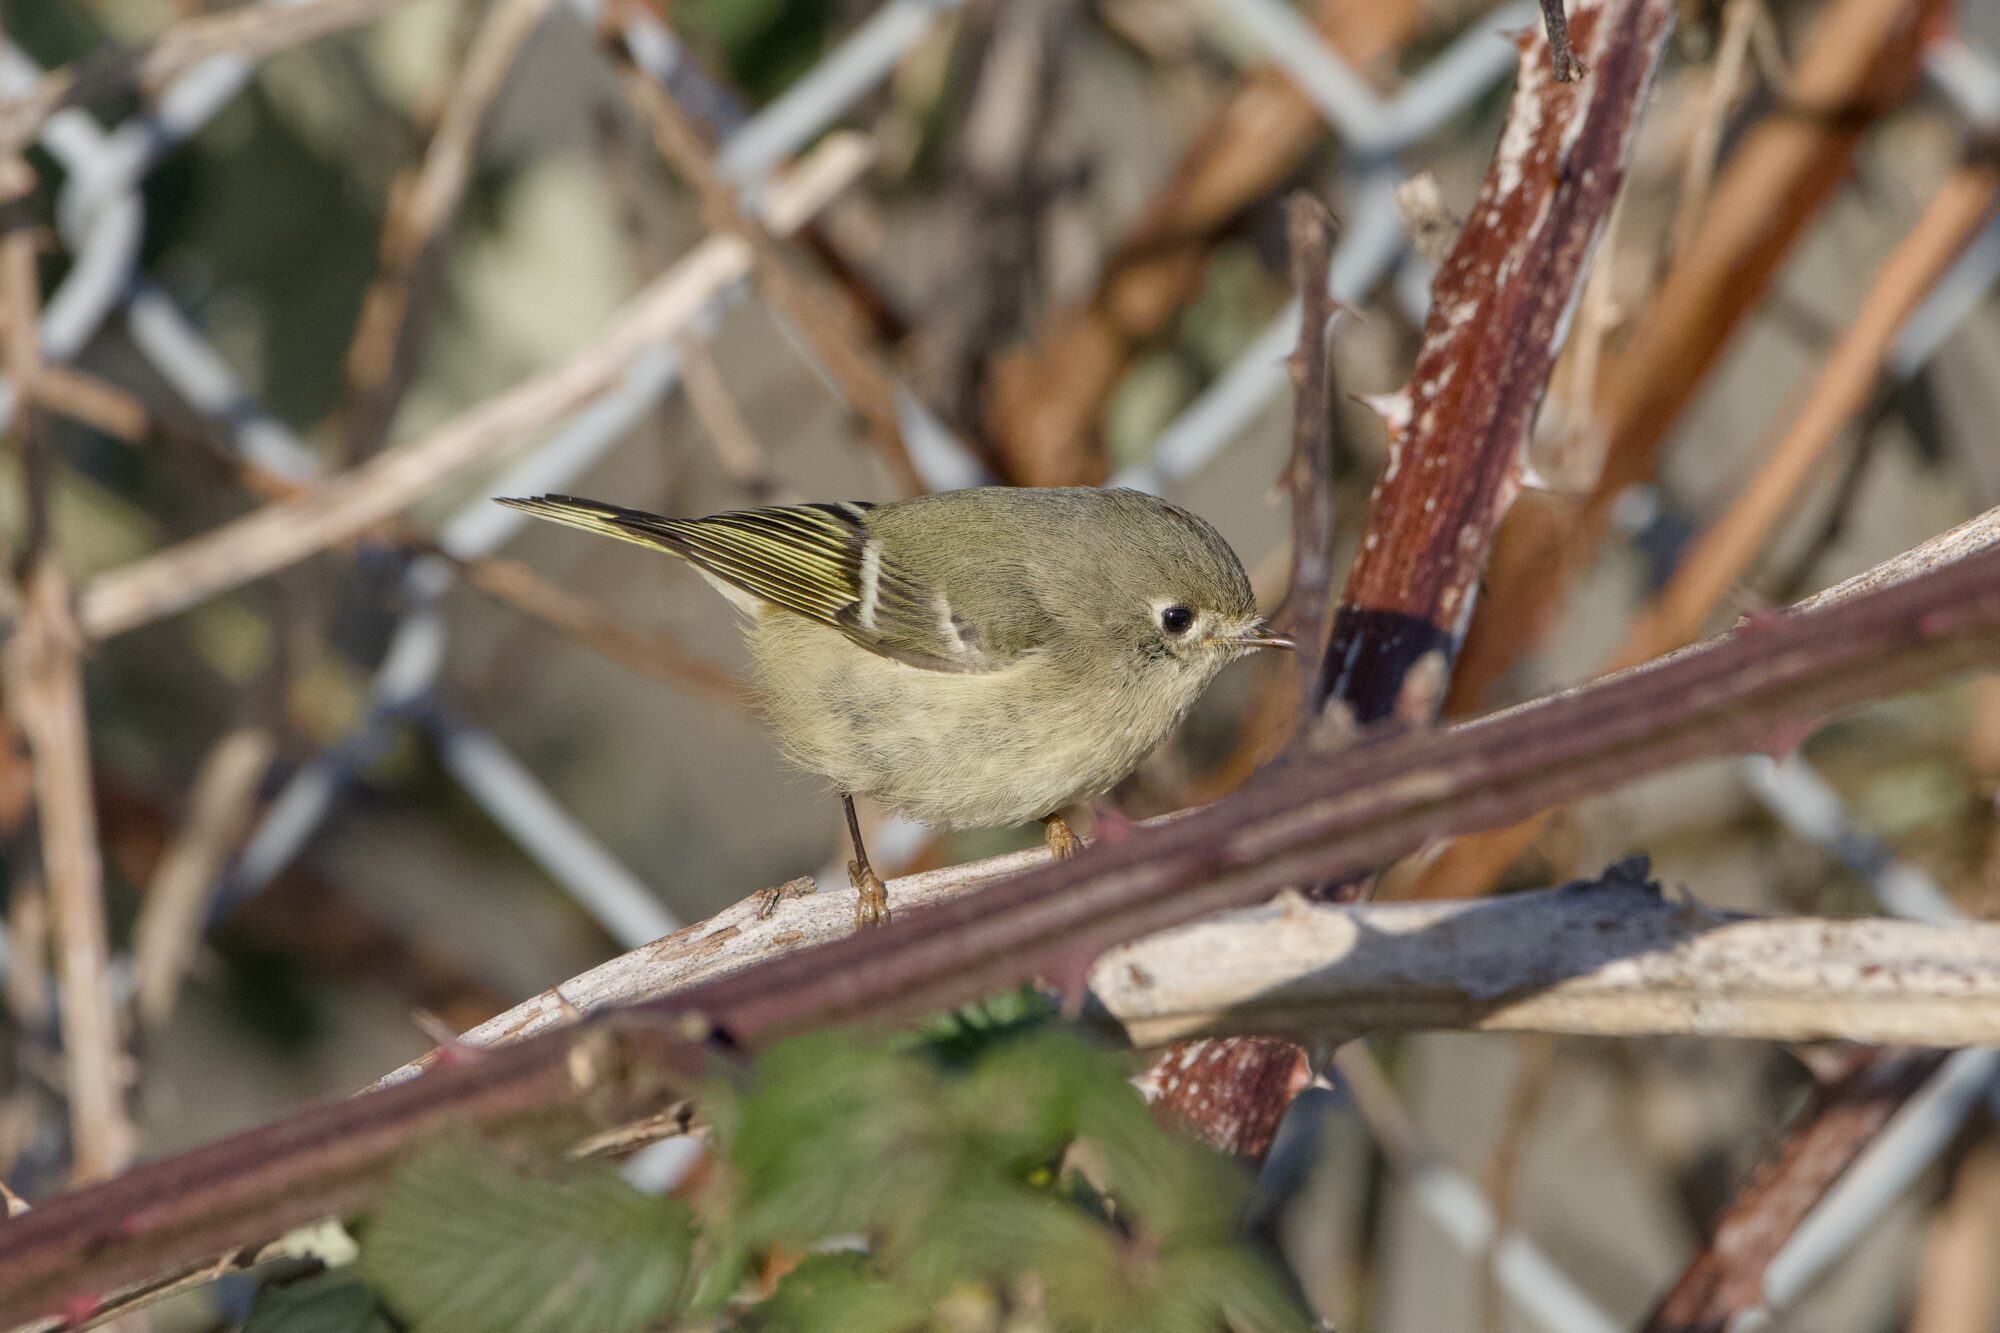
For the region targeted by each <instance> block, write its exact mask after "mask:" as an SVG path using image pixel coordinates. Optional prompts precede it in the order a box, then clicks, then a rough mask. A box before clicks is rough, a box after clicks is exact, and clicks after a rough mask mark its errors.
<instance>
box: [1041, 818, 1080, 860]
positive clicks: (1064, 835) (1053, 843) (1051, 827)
mask: <svg viewBox="0 0 2000 1333" xmlns="http://www.w3.org/2000/svg"><path fill="white" fill-rule="evenodd" d="M1042 832H1043V834H1044V835H1045V836H1046V837H1047V838H1048V840H1049V850H1050V851H1051V852H1053V853H1054V854H1055V858H1056V860H1058V861H1067V860H1069V858H1070V857H1072V856H1075V855H1076V854H1077V853H1078V852H1080V851H1082V850H1083V839H1082V838H1079V837H1077V836H1076V830H1075V829H1072V828H1071V827H1070V826H1069V821H1068V820H1066V819H1064V818H1063V817H1062V816H1061V815H1050V816H1049V817H1048V818H1046V819H1044V820H1043V821H1042Z"/></svg>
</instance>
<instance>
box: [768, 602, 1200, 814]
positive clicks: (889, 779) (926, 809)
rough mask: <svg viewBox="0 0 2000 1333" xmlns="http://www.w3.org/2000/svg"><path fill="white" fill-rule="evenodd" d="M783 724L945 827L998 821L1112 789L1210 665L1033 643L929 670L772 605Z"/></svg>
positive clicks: (773, 674)
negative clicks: (1087, 664) (1063, 653)
mask: <svg viewBox="0 0 2000 1333" xmlns="http://www.w3.org/2000/svg"><path fill="white" fill-rule="evenodd" d="M750 642H751V651H752V656H753V659H754V662H755V666H756V675H757V682H758V686H759V689H760V691H761V693H762V695H763V701H764V706H765V710H766V713H767V715H768V717H769V720H770V724H771V728H772V730H773V732H774V733H775V734H776V735H777V737H778V739H779V742H780V744H781V745H782V746H783V747H784V749H785V751H786V753H787V754H788V755H789V756H790V757H791V758H792V760H793V761H794V762H796V763H798V764H799V765H800V766H801V767H803V768H805V769H807V770H808V771H810V772H812V773H816V774H818V775H820V776H821V777H824V778H825V779H826V780H827V781H829V782H831V783H832V784H833V785H834V786H835V787H836V788H838V789H839V790H841V791H845V792H850V793H852V794H854V795H857V796H866V797H869V798H871V799H873V800H877V801H880V802H882V803H884V804H886V805H889V806H892V807H894V808H896V809H899V810H901V811H902V812H903V813H905V814H907V815H909V816H910V817H911V818H913V819H916V820H918V821H920V822H922V823H925V824H930V825H934V826H937V827H942V828H991V827H999V826H1002V825H1007V824H1018V823H1024V822H1026V821H1028V820H1032V819H1039V818H1041V817H1042V816H1044V815H1047V814H1051V813H1053V812H1054V811H1056V810H1058V809H1060V808H1061V807H1063V806H1064V805H1067V804H1069V803H1070V802H1072V801H1075V800H1079V799H1082V798H1084V797H1087V796H1092V795H1096V794H1097V793H1099V792H1102V791H1105V790H1107V789H1108V788H1109V787H1111V786H1112V785H1113V784H1114V783H1116V782H1117V781H1118V780H1119V779H1120V778H1123V777H1124V776H1125V775H1126V774H1127V773H1129V772H1131V771H1132V769H1133V768H1134V767H1135V766H1136V765H1137V764H1138V762H1139V760H1140V759H1141V758H1143V757H1144V756H1145V754H1146V752H1147V751H1148V750H1150V749H1152V748H1153V746H1154V745H1156V744H1158V743H1159V741H1160V740H1161V739H1162V738H1163V737H1164V736H1165V735H1166V734H1167V732H1168V731H1170V730H1171V729H1172V728H1173V727H1174V726H1175V725H1176V724H1177V723H1178V722H1179V721H1180V719H1181V718H1182V716H1184V715H1185V714H1186V712H1187V710H1188V708H1189V707H1190V706H1191V705H1192V704H1193V703H1194V701H1195V699H1196V698H1197V697H1199V695H1200V693H1201V691H1202V689H1203V688H1204V687H1205V686H1206V685H1207V683H1208V679H1209V677H1208V675H1205V674H1204V675H1198V676H1197V675H1195V674H1193V673H1190V674H1188V675H1187V676H1186V677H1185V678H1183V677H1181V676H1180V674H1179V673H1176V674H1175V676H1174V677H1173V678H1172V679H1162V678H1160V677H1159V676H1158V675H1157V674H1156V673H1139V672H1135V671H1127V670H1121V669H1120V668H1119V665H1118V664H1117V663H1115V662H1106V663H1103V664H1101V665H1094V666H1093V667H1091V668H1089V669H1087V670H1082V671H1077V670H1065V669H1064V667H1063V666H1062V665H1061V664H1059V663H1058V662H1057V661H1056V660H1054V659H1052V658H1048V657H1044V656H1040V655H1030V656H1028V657H1026V658H1024V659H1023V660H1022V661H1020V662H1018V663H1016V664H1014V665H1012V666H1008V667H1006V668H1003V669H1001V670H998V671H990V672H974V673H952V672H943V671H931V670H925V669H923V668H921V667H914V666H909V665H906V664H904V663H902V662H897V661H894V660H891V659H889V658H886V657H881V656H878V655H877V654H875V653H871V652H869V651H868V650H866V649H865V648H862V647H859V646H858V645H856V644H854V643H853V642H851V641H850V640H848V639H847V638H846V637H844V636H843V635H841V634H839V633H838V632H836V631H833V630H829V629H827V628H825V627H823V626H819V625H814V624H812V623H810V622H808V621H805V620H802V619H800V618H798V617H796V616H789V615H785V614H783V613H771V612H766V613H765V614H763V615H762V616H760V617H759V618H758V621H757V623H756V625H755V626H754V628H753V630H752V633H751V636H750Z"/></svg>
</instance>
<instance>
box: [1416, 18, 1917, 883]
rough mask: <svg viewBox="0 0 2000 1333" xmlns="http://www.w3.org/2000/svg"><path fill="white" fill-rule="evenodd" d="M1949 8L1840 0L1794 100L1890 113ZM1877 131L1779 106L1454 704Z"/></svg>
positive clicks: (1812, 40) (1495, 598)
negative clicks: (1578, 492) (1591, 462)
mask: <svg viewBox="0 0 2000 1333" xmlns="http://www.w3.org/2000/svg"><path fill="white" fill-rule="evenodd" d="M1940 8H1941V0H1835V2H1834V3H1833V4H1832V5H1830V6H1829V7H1828V8H1827V9H1826V10H1825V11H1824V12H1823V13H1821V14H1820V15H1819V17H1818V19H1817V21H1816V22H1815V23H1814V25H1813V27H1812V29H1811V32H1810V34H1809V36H1808V38H1807V41H1806V45H1805V49H1804V51H1803V53H1802V54H1801V56H1800V59H1799V62H1798V67H1797V69H1796V71H1795V73H1794V76H1793V80H1792V93H1793V96H1794V97H1795V98H1796V99H1797V100H1799V101H1801V102H1803V103H1805V104H1808V105H1812V106H1838V107H1852V108H1862V109H1864V110H1868V111H1873V112H1876V113H1878V114H1879V113H1881V112H1884V111H1886V110H1888V109H1889V108H1890V107H1892V106H1894V105H1895V104H1896V103H1897V102H1899V101H1900V100H1901V99H1902V98H1903V97H1905V96H1907V94H1908V91H1909V89H1910V88H1911V87H1913V86H1914V81H1915V68H1916V47H1917V35H1918V32H1919V30H1920V29H1921V27H1922V25H1923V23H1924V22H1925V21H1926V19H1927V18H1928V17H1929V16H1930V15H1932V14H1934V13H1936V12H1937V11H1938V10H1939V9H1940ZM1867 125H1868V119H1867V117H1865V116H1861V115H1846V116H1801V115H1796V114H1790V113H1786V112H1782V111H1780V112H1774V113H1772V114H1770V115H1767V116H1765V117H1764V118H1763V119H1762V120H1760V121H1758V122H1757V123H1756V124H1755V125H1753V126H1752V127H1751V128H1750V129H1749V130H1747V131H1746V132H1745V133H1744V135H1743V140H1742V142H1741V143H1740V144H1738V145H1737V146H1736V148H1735V150H1734V151H1733V152H1732V153H1731V154H1730V156H1729V161H1728V165H1727V166H1726V167H1725V168H1724V170H1723V173H1722V178H1721V180H1720V182H1719V183H1718V184H1717V186H1716V188H1715V191H1714V194H1713V196H1712V197H1711V199H1710V202H1709V205H1708V207H1707V209H1706V210H1705V212H1704V213H1703V215H1702V222H1701V226H1700V228H1699V229H1698V230H1697V232H1696V236H1695V240H1694V242H1693V243H1692V244H1691V245H1690V246H1689V247H1687V248H1686V249H1685V250H1684V251H1682V252H1680V253H1679V254H1677V255H1676V256H1675V260H1674V264H1673V267H1672V268H1671V269H1669V270H1668V272H1667V275H1666V278H1665V279H1664V280H1663V281H1662V282H1661V284H1660V287H1659V289H1658V291H1657V292H1655V293H1654V295H1653V297H1652V299H1651V300H1650V301H1649V302H1648V304H1647V308H1646V311H1645V313H1644V316H1643V318H1641V319H1640V320H1639V321H1638V323H1637V324H1636V326H1635V327H1634V329H1633V331H1632V333H1631V335H1630V337H1628V338H1627V339H1626V340H1625V342H1624V343H1623V344H1622V345H1621V346H1620V347H1619V348H1618V349H1617V351H1616V353H1615V354H1614V355H1613V356H1612V357H1611V358H1610V360H1609V362H1608V363H1607V364H1606V366H1605V370H1604V373H1603V375H1602V377H1601V380H1600V383H1599V385H1598V387H1597V390H1596V393H1595V401H1594V409H1595V415H1596V421H1595V427H1596V430H1597V432H1598V433H1599V434H1600V435H1601V436H1602V438H1603V441H1604V445H1603V447H1604V451H1605V454H1604V467H1603V471H1602V473H1601V474H1600V476H1599V477H1598V480H1597V484H1596V486H1595V487H1594V488H1593V489H1592V490H1591V493H1590V495H1589V496H1588V498H1587V499H1586V500H1585V501H1584V503H1583V504H1582V505H1581V506H1557V505H1554V504H1544V503H1523V504H1518V505H1516V506H1514V508H1513V509H1512V510H1511V511H1510V512H1509V514H1508V516H1507V520H1506V523H1505V524H1504V525H1503V526H1502V528H1501V531H1500V537H1499V540H1498V542H1497V543H1496V545H1495V548H1494V552H1493V558H1492V565H1491V569H1490V571H1489V576H1488V578H1487V581H1486V588H1485V591H1484V592H1483V594H1482V595H1481V597H1480V599H1479V604H1478V607H1477V609H1476V610H1475V612H1474V615H1473V620H1472V624H1471V627H1470V630H1469V632H1468V634H1467V637H1466V642H1465V652H1464V655H1463V657H1462V658H1461V660H1460V661H1459V663H1458V667H1457V670H1456V671H1455V672H1454V675H1453V680H1452V689H1451V693H1450V695H1449V697H1448V698H1447V701H1446V703H1447V709H1448V711H1451V712H1455V713H1459V714H1465V713H1471V712H1476V711H1478V710H1479V708H1480V707H1482V706H1483V705H1484V702H1485V701H1486V699H1487V698H1488V697H1489V696H1490V694H1491V693H1492V690H1493V687H1494V685H1495V683H1496V682H1497V681H1498V680H1499V679H1500V677H1501V675H1502V674H1503V673H1504V672H1505V671H1506V670H1507V669H1508V668H1509V667H1511V666H1512V665H1513V664H1514V663H1515V662H1516V661H1518V660H1519V659H1520V657H1521V656H1522V654H1523V653H1525V652H1526V651H1527V650H1528V648H1529V646H1530V645H1532V644H1533V643H1534V642H1535V641H1536V640H1537V639H1539V637H1540V636H1541V634H1542V632H1543V630H1544V629H1545V628H1546V627H1547V625H1548V624H1549V622H1550V619H1551V616H1552V615H1553V612H1554V608H1555V607H1556V606H1557V605H1559V604H1560V601H1561V598H1562V596H1563V594H1564V593H1565V592H1566V591H1567V589H1568V586H1569V583H1570V580H1571V579H1572V578H1574V577H1575V574H1576V572H1577V571H1578V570H1580V569H1582V568H1583V567H1584V566H1585V564H1586V563H1587V558H1588V555H1589V553H1590V552H1592V551H1594V550H1595V549H1596V548H1597V545H1598V543H1599V542H1600V541H1602V540H1603V536H1604V533H1605V532H1606V530H1607V529H1608V527H1609V525H1610V520H1611V509H1612V505H1613V504H1614V502H1615V501H1616V500H1617V497H1618V496H1619V495H1621V494H1623V493H1624V491H1625V490H1626V488H1627V487H1629V486H1631V485H1632V484H1633V483H1634V482H1636V481H1640V480H1643V479H1644V478H1645V477H1646V476H1647V475H1648V474H1649V473H1650V471H1651V469H1652V466H1653V456H1654V453H1655V451H1656V450H1657V449H1658V448H1659V445H1660V442H1661V441H1662V440H1664V439H1665V438H1666V436H1667V432H1668V431H1669V430H1670V429H1671V428H1672V427H1673V425H1674V423H1675V422H1676V421H1677V420H1678V419H1679V417H1680V415H1681V412H1682V410H1683V408H1685V406H1686V405H1687V403H1688V402H1689V400H1690V399H1692V398H1693V396H1694V393H1695V391H1696V389H1697V388H1698V387H1700V385H1701V384H1702V383H1703V382H1704V380H1705V378H1706V376H1707V374H1708V371H1709V369H1710V367H1712V366H1713V365H1714V364H1715V362H1716V360H1717V358H1718V357H1720V356H1721V354H1722V349H1723V348H1724V347H1725V346H1726V345H1727V344H1728V342H1729V340H1730V339H1731V337H1732V336H1734V334H1735V333H1736V331H1737V330H1738V329H1739V328H1740V327H1741V325H1742V323H1743V320H1744V318H1745V317H1746V316H1747V315H1748V314H1749V313H1750V312H1751V311H1752V310H1754V309H1755V308H1756V307H1757V305H1758V303H1759V302H1760V301H1761V299H1762V298H1763V295H1764V293H1765V291H1766V290H1767V289H1768V288H1769V285H1770V282H1771V279H1772V276H1773V275H1774V274H1775V273H1776V272H1777V271H1778V268H1779V266H1780V265H1781V264H1782V263H1783V262H1784V260H1785V259H1786V257H1787V256H1789V255H1790V254H1791V253H1792V250H1793V246H1794V244H1795V242H1797V240H1798V238H1799V236H1800V235H1801V234H1802V233H1803V232H1804V230H1805V228H1806V226H1807V225H1808V224H1809V223H1810V222H1811V221H1812V220H1813V218H1814V217H1816V216H1817V215H1818V213H1819V210H1820V208H1821V207H1822V206H1823V205H1824V204H1825V203H1826V202H1827V200H1828V199H1829V198H1831V197H1832V195H1833V193H1834V191H1835V190H1836V189H1837V188H1838V187H1839V186H1840V185H1841V183H1842V182H1844V181H1845V180H1847V179H1848V175H1849V171H1850V168H1851V167H1852V164H1853V159H1854V152H1855V147H1856V145H1857V144H1858V143H1859V142H1860V140H1861V135H1862V133H1863V131H1864V130H1865V129H1866V128H1867ZM1440 878H1441V877H1440ZM1452 882H1453V883H1454V884H1456V885H1457V886H1458V888H1457V891H1458V892H1461V893H1464V892H1473V891H1475V890H1474V888H1472V887H1470V886H1468V885H1467V884H1466V883H1465V882H1464V881H1463V880H1459V879H1454V880H1453V881H1452ZM1439 896H1450V895H1449V893H1448V892H1445V891H1442V890H1441V891H1439Z"/></svg>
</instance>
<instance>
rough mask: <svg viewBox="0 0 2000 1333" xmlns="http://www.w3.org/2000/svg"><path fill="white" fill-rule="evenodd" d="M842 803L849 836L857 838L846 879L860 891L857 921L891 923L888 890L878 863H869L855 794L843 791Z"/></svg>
mask: <svg viewBox="0 0 2000 1333" xmlns="http://www.w3.org/2000/svg"><path fill="white" fill-rule="evenodd" d="M840 804H841V807H842V808H843V809H845V810H846V811H847V836H848V837H850V838H852V839H853V840H854V859H853V860H852V861H849V862H848V863H847V882H848V883H849V884H851V885H853V886H854V891H855V893H856V895H858V896H857V897H856V898H855V900H854V924H855V926H856V927H857V928H859V927H861V926H885V925H887V924H888V923H889V890H888V888H887V887H886V886H885V885H884V884H883V883H882V877H881V876H880V875H878V874H876V873H875V867H874V866H871V865H869V864H868V849H867V848H866V847H864V846H862V844H861V821H860V820H858V819H856V818H855V817H854V798H853V797H852V796H849V795H848V794H847V793H846V792H842V793H841V794H840Z"/></svg>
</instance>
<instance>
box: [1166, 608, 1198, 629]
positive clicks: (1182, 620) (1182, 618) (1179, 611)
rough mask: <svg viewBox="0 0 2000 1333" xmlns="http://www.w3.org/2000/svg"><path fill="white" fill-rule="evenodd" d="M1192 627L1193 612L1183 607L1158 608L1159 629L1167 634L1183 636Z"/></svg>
mask: <svg viewBox="0 0 2000 1333" xmlns="http://www.w3.org/2000/svg"><path fill="white" fill-rule="evenodd" d="M1193 625H1194V612H1192V611H1190V610H1188V609H1187V608H1186V607H1185V606H1163V607H1161V608H1160V628H1161V629H1163V630H1165V631H1166V632H1167V633H1169V634H1185V633H1187V632H1188V630H1189V629H1190V628H1192V627H1193Z"/></svg>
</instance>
